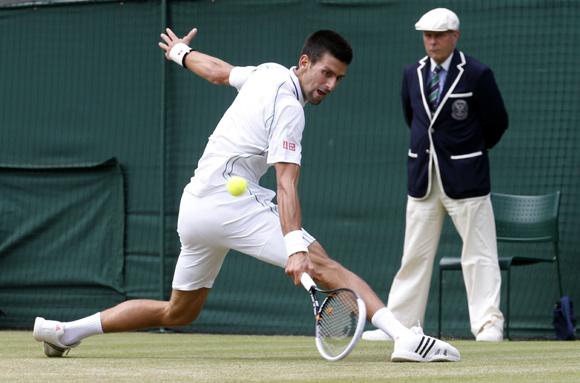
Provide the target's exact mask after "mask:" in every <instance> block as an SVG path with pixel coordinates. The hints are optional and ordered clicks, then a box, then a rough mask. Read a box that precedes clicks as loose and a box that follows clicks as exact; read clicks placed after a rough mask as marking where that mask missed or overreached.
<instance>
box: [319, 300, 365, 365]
mask: <svg viewBox="0 0 580 383" xmlns="http://www.w3.org/2000/svg"><path fill="white" fill-rule="evenodd" d="M358 315H359V308H358V304H357V297H356V296H355V295H354V294H353V293H352V292H350V291H347V290H344V291H342V290H341V291H337V292H334V293H332V294H331V295H329V296H328V297H327V298H326V300H325V301H324V303H323V304H322V307H321V309H320V313H319V319H318V326H317V331H318V337H319V339H320V340H321V342H322V344H323V345H324V347H325V349H326V352H327V353H328V354H330V355H338V354H340V353H341V352H343V351H344V349H345V347H347V346H348V345H349V344H350V342H351V340H352V338H353V336H354V334H355V332H356V327H357V321H358Z"/></svg>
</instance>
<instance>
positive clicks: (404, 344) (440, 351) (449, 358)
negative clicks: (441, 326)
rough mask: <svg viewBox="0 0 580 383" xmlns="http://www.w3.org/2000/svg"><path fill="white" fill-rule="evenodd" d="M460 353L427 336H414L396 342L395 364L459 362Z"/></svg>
mask: <svg viewBox="0 0 580 383" xmlns="http://www.w3.org/2000/svg"><path fill="white" fill-rule="evenodd" d="M460 359H461V356H460V354H459V351H458V350H457V349H456V348H455V347H453V346H452V345H450V344H449V343H447V342H443V341H442V340H439V339H435V338H432V337H430V336H427V335H420V334H412V335H408V336H406V337H404V338H403V337H402V338H399V339H398V340H396V341H395V349H394V350H393V353H392V355H391V361H393V362H458V361H459V360H460Z"/></svg>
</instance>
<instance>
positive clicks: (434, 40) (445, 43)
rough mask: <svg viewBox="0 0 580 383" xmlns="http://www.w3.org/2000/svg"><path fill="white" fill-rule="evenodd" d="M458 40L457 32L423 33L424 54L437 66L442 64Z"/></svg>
mask: <svg viewBox="0 0 580 383" xmlns="http://www.w3.org/2000/svg"><path fill="white" fill-rule="evenodd" d="M458 39H459V31H446V32H431V31H424V32H423V45H425V52H427V55H428V56H429V57H431V58H432V59H433V60H435V62H436V63H437V64H441V63H443V61H445V60H446V59H447V57H449V55H450V54H451V53H453V50H454V49H455V46H456V45H457V40H458Z"/></svg>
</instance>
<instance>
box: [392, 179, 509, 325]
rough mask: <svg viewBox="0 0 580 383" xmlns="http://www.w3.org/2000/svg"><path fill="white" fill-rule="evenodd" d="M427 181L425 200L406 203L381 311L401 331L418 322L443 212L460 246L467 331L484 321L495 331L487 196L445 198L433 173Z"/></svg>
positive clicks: (496, 289) (495, 269) (495, 278)
mask: <svg viewBox="0 0 580 383" xmlns="http://www.w3.org/2000/svg"><path fill="white" fill-rule="evenodd" d="M433 180H434V182H433V185H432V190H431V193H430V195H429V197H428V198H426V199H424V200H417V199H415V198H412V197H409V198H408V200H407V217H406V228H405V246H404V250H403V257H402V259H401V268H400V269H399V271H398V272H397V275H396V276H395V279H394V280H393V284H392V285H391V291H390V293H389V301H388V305H387V306H388V308H389V309H390V310H391V311H392V312H393V314H394V315H395V317H396V318H397V319H398V320H399V321H401V322H402V323H403V324H404V325H405V326H407V327H411V326H415V325H417V322H418V321H420V322H421V323H424V319H425V309H426V306H427V298H428V296H429V287H430V285H431V275H432V272H433V262H434V260H435V254H436V253H437V247H438V244H439V238H440V235H441V228H442V226H443V220H444V218H445V214H446V213H447V214H449V216H450V217H451V219H452V221H453V224H454V226H455V229H456V230H457V232H458V233H459V235H460V236H461V239H462V241H463V249H462V252H461V267H462V270H463V279H464V282H465V289H466V292H467V302H468V305H469V318H470V323H471V332H472V333H473V335H474V336H475V335H477V333H478V332H479V331H480V330H481V329H482V328H483V326H484V325H485V324H487V323H488V322H489V323H493V325H494V326H497V328H500V329H501V328H503V320H504V319H503V315H502V313H501V311H500V310H499V302H500V292H501V290H500V288H501V272H500V269H499V264H498V259H497V240H496V233H495V221H494V216H493V208H492V205H491V199H490V196H489V195H487V196H483V197H476V198H467V199H458V200H455V199H451V198H449V197H447V196H446V195H445V193H443V192H442V190H441V186H440V184H439V181H438V177H437V175H436V174H434V177H433Z"/></svg>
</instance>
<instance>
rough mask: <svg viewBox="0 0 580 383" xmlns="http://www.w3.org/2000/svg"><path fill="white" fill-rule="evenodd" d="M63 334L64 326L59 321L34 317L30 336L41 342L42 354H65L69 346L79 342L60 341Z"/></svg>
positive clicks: (53, 355) (76, 344)
mask: <svg viewBox="0 0 580 383" xmlns="http://www.w3.org/2000/svg"><path fill="white" fill-rule="evenodd" d="M63 334H64V326H63V324H62V323H61V322H57V321H53V320H46V319H44V318H41V317H36V320H35V321H34V330H33V331H32V336H34V339H36V340H37V341H38V342H43V347H44V355H46V356H48V357H60V356H65V355H66V354H68V352H69V351H70V349H71V348H73V347H76V346H78V345H79V344H80V343H81V342H77V343H75V344H70V345H65V344H63V343H62V342H61V341H60V338H61V337H62V336H63Z"/></svg>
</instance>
